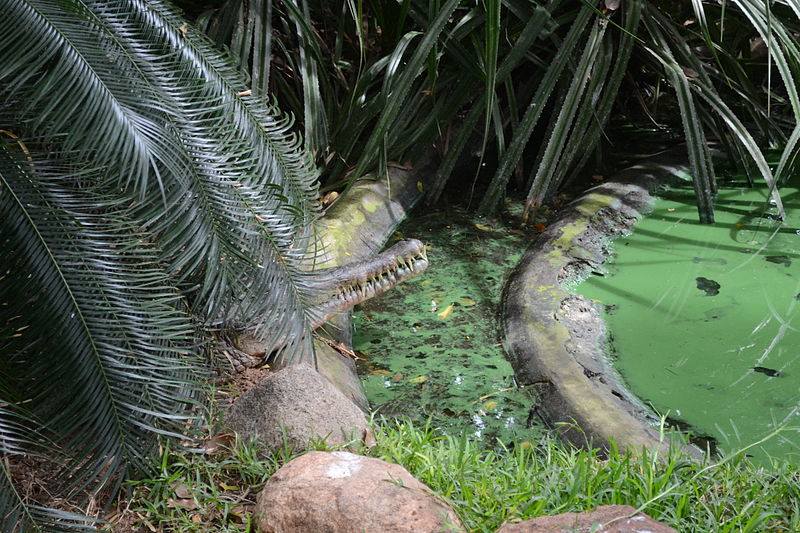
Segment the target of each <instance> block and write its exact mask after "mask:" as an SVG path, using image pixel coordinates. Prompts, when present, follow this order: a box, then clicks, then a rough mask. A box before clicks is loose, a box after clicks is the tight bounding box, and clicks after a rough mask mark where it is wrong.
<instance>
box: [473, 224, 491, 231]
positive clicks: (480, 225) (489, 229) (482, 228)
mask: <svg viewBox="0 0 800 533" xmlns="http://www.w3.org/2000/svg"><path fill="white" fill-rule="evenodd" d="M475 227H476V228H478V229H479V230H481V231H493V230H492V227H491V226H487V225H486V224H477V223H476V224H475Z"/></svg>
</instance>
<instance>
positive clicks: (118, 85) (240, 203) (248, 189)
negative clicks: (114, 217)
mask: <svg viewBox="0 0 800 533" xmlns="http://www.w3.org/2000/svg"><path fill="white" fill-rule="evenodd" d="M3 4H4V5H5V4H8V5H9V8H8V9H7V10H6V9H4V13H9V14H10V16H6V17H3V19H2V22H0V35H3V36H4V37H3V38H2V39H0V50H3V52H4V53H5V56H6V57H9V58H12V59H13V60H11V61H8V62H5V63H4V65H3V67H2V69H1V70H0V79H3V80H4V81H5V80H13V82H12V83H10V84H9V85H8V90H7V91H3V94H4V97H5V98H6V99H7V100H9V101H10V102H11V103H12V106H11V107H12V109H14V110H15V111H16V115H15V116H14V117H13V119H12V120H13V122H12V123H16V124H19V125H20V128H23V125H24V127H25V129H23V133H27V134H28V135H32V136H33V135H38V136H39V138H38V140H37V142H39V143H40V144H45V143H47V144H51V145H53V146H58V150H63V151H68V152H71V153H72V152H74V157H77V158H79V159H81V160H85V161H87V162H88V161H89V160H91V162H92V164H93V165H95V164H96V165H99V166H102V167H103V168H104V169H105V172H104V173H103V175H102V176H103V179H102V180H100V181H101V182H102V183H103V185H104V186H105V187H106V188H107V190H112V189H113V190H115V191H116V194H121V195H123V196H126V197H128V198H129V199H130V201H131V202H135V203H136V209H135V216H136V217H137V218H138V219H139V220H141V225H142V227H143V228H145V229H147V230H148V231H149V232H150V233H151V234H152V235H153V236H154V237H155V238H156V239H157V240H158V241H159V245H160V249H161V251H162V256H161V258H160V259H161V261H163V262H165V263H166V264H167V265H168V270H169V271H170V272H172V273H173V275H175V276H176V278H177V279H178V280H180V283H181V284H182V287H183V288H184V289H186V290H190V291H191V292H192V293H193V294H192V302H193V306H194V309H195V310H196V312H198V313H199V314H201V315H203V316H206V317H207V318H208V319H209V320H210V321H211V322H212V323H215V322H224V321H238V322H240V323H244V325H246V326H251V327H254V328H256V329H257V331H258V333H260V334H261V336H262V337H263V338H265V340H269V339H271V338H272V339H275V338H277V337H278V332H277V330H278V329H281V328H284V327H290V328H291V333H292V336H296V337H302V336H303V334H304V332H306V331H307V329H308V328H307V322H306V320H305V315H306V313H307V310H308V307H309V303H308V302H310V301H311V300H312V299H313V288H312V282H311V281H310V280H309V277H308V275H307V274H306V273H305V271H304V268H305V267H306V264H307V260H306V259H305V256H304V255H303V253H304V250H305V248H306V243H307V239H308V238H310V237H309V235H308V233H307V232H306V224H307V222H308V219H309V217H310V216H313V213H314V209H315V208H314V204H313V203H312V200H313V199H315V198H316V196H317V189H316V174H315V172H314V171H313V166H312V163H311V161H310V159H309V158H308V156H307V155H306V153H305V152H304V151H303V150H302V149H301V147H300V140H299V137H297V136H295V135H293V134H291V133H290V131H289V129H290V127H291V121H290V120H289V119H288V118H285V117H284V116H283V115H282V114H281V113H280V112H278V111H277V109H276V108H275V107H274V106H272V105H264V104H263V101H262V100H260V99H258V98H256V97H248V96H246V95H245V94H243V93H241V91H242V90H243V89H244V88H245V85H244V82H243V81H242V80H241V79H240V78H239V77H238V74H237V72H236V70H235V68H234V67H233V66H232V64H231V63H230V62H229V61H228V60H227V59H226V58H225V57H223V56H222V55H220V54H219V53H218V52H216V51H215V50H214V48H213V45H211V43H210V42H208V40H207V39H206V38H205V37H203V36H202V35H200V34H198V33H197V32H196V31H195V30H193V29H192V28H191V27H189V26H188V25H187V24H186V23H185V22H184V21H183V20H182V19H181V18H180V17H178V15H177V14H176V13H175V11H174V10H173V8H171V7H170V6H169V5H167V4H165V3H163V2H148V3H142V2H138V1H136V0H119V1H116V2H90V1H81V0H71V1H70V2H69V6H70V7H69V8H68V9H67V8H66V7H65V5H64V3H62V2H50V1H48V0H29V1H25V2H15V1H11V0H3ZM76 14H77V15H76ZM21 27H30V28H32V33H31V35H32V37H25V38H23V37H22V36H21V35H20V34H19V33H18V28H21ZM31 42H32V43H33V46H32V48H33V50H34V51H35V53H36V54H37V58H39V59H38V60H37V61H32V60H30V59H31V57H30V54H28V53H27V50H28V48H29V47H31V44H30V43H31ZM41 58H43V59H41ZM65 80H66V83H67V84H68V85H69V86H70V88H71V89H73V90H69V91H52V88H53V87H54V86H55V85H56V84H57V83H65ZM84 102H85V104H84ZM45 125H46V129H43V128H44V126H45ZM64 139H66V142H63V140H64ZM276 282H283V283H288V284H289V286H291V287H293V288H292V290H290V291H288V292H284V293H281V294H278V292H279V291H276V290H274V287H273V285H274V283H276ZM281 298H282V299H283V300H280V301H279V299H281ZM287 302H288V303H287ZM251 318H255V320H251ZM287 324H289V326H287ZM301 348H302V351H303V352H304V353H308V350H309V349H310V343H309V342H307V341H304V342H303V343H302V345H301Z"/></svg>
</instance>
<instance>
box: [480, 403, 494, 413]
mask: <svg viewBox="0 0 800 533" xmlns="http://www.w3.org/2000/svg"><path fill="white" fill-rule="evenodd" d="M496 407H497V402H496V401H494V400H489V401H488V402H483V405H481V409H483V410H484V411H486V412H487V413H488V412H489V411H491V410H493V409H495V408H496Z"/></svg>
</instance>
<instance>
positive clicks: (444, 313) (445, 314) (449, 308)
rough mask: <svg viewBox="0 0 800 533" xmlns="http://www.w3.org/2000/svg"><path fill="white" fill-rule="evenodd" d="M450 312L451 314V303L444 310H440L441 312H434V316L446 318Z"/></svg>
mask: <svg viewBox="0 0 800 533" xmlns="http://www.w3.org/2000/svg"><path fill="white" fill-rule="evenodd" d="M452 314H453V305H452V304H451V305H448V306H447V307H445V308H444V311H442V312H441V313H436V316H438V317H439V318H441V319H442V320H447V317H449V316H450V315H452Z"/></svg>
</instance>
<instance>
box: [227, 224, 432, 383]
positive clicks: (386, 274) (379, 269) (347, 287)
mask: <svg viewBox="0 0 800 533" xmlns="http://www.w3.org/2000/svg"><path fill="white" fill-rule="evenodd" d="M426 268H428V256H427V254H426V252H425V246H424V245H423V244H422V242H420V241H418V240H417V239H403V240H401V241H399V242H397V244H395V245H394V246H392V247H391V248H389V249H388V250H386V251H384V252H381V253H380V254H378V255H376V256H374V257H371V258H369V259H365V260H363V261H357V262H354V263H348V264H346V265H342V266H339V267H334V268H323V269H319V270H317V271H316V274H317V275H318V276H319V281H318V283H317V284H318V286H319V287H320V290H321V292H322V294H324V295H325V297H324V298H323V299H322V301H321V303H319V304H317V305H316V306H315V307H314V308H313V309H312V310H311V312H310V316H311V327H312V328H314V329H316V328H318V327H320V326H321V325H323V324H325V323H326V322H328V321H329V320H331V319H332V318H333V317H335V316H336V315H338V314H340V313H342V312H343V311H346V310H347V309H350V308H351V307H353V306H355V305H356V304H359V303H362V302H364V301H366V300H368V299H370V298H372V297H373V296H377V295H379V294H382V293H384V292H386V291H388V290H389V289H391V288H392V287H394V286H395V285H397V284H398V283H400V282H402V281H405V280H407V279H409V278H412V277H414V276H416V275H417V274H419V273H420V272H422V271H423V270H425V269H426ZM225 340H226V341H228V342H227V344H229V347H228V348H227V349H225V350H223V352H224V354H225V355H226V356H227V359H228V361H229V362H230V364H231V366H232V367H233V369H234V371H236V372H241V371H243V370H244V369H246V368H252V367H256V366H260V365H262V364H263V363H264V361H265V359H266V358H267V356H269V354H270V353H272V352H274V351H276V350H277V349H278V348H280V347H281V346H282V344H283V343H281V342H278V343H277V344H271V345H267V344H266V343H264V342H261V341H259V340H257V339H256V338H255V337H252V336H250V335H247V334H240V335H236V336H234V337H230V338H228V339H225Z"/></svg>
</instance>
